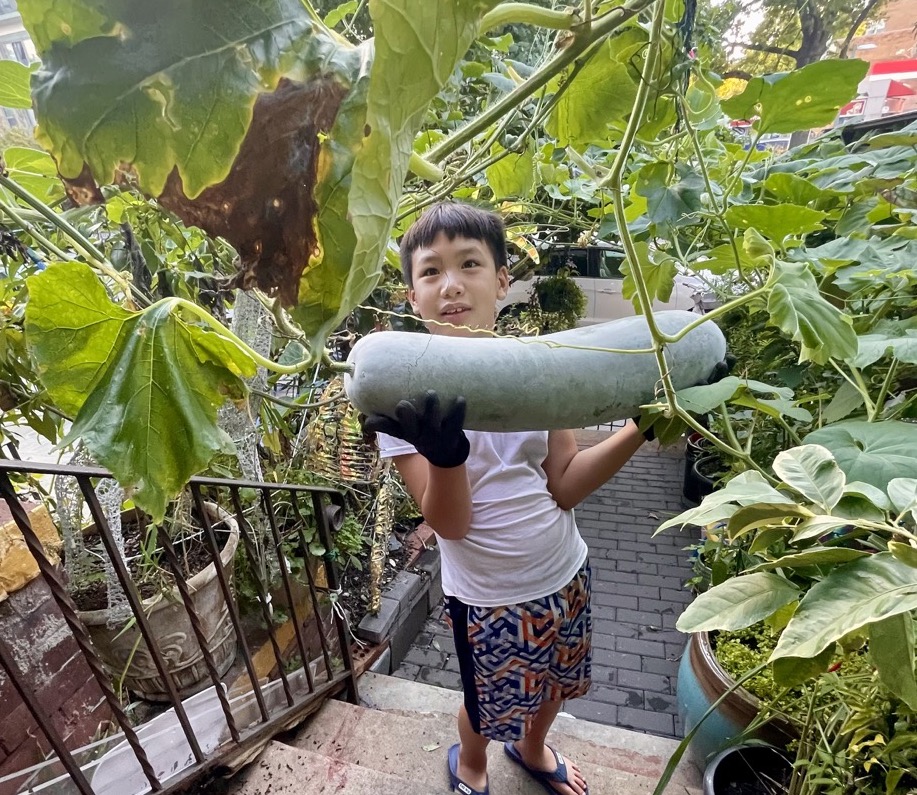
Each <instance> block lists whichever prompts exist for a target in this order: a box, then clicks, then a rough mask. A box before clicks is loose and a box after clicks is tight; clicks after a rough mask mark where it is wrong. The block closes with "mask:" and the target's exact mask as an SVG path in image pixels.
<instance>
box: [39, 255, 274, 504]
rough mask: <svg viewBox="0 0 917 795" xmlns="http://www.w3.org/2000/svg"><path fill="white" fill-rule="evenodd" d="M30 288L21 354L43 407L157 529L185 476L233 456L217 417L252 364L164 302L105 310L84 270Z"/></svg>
mask: <svg viewBox="0 0 917 795" xmlns="http://www.w3.org/2000/svg"><path fill="white" fill-rule="evenodd" d="M28 288H29V296H30V298H29V303H28V304H27V305H26V316H25V330H26V339H27V342H28V346H29V352H30V354H31V355H32V358H33V360H34V361H35V364H36V368H37V371H38V373H39V376H40V377H41V379H42V383H43V384H44V386H45V388H46V389H47V390H48V394H49V395H50V397H51V399H52V400H53V401H54V402H55V403H56V404H57V405H58V406H60V408H61V409H63V410H64V411H66V412H68V413H70V414H72V415H75V419H74V423H73V426H72V428H71V430H70V434H69V436H68V438H70V439H82V440H83V441H84V442H85V444H86V446H87V447H88V448H89V450H90V451H91V452H92V454H93V456H94V457H95V459H96V460H97V461H98V462H99V463H100V464H102V465H104V466H106V467H108V468H109V469H110V470H111V471H112V473H113V474H114V476H115V477H116V478H117V480H118V482H119V483H120V484H121V485H122V486H124V487H125V488H126V489H129V490H133V499H134V501H135V502H136V503H137V505H138V506H140V507H141V508H143V509H144V510H146V511H148V512H149V513H150V514H151V515H152V516H153V518H154V519H155V520H156V521H159V520H160V519H161V518H162V516H163V513H164V512H165V508H166V505H167V503H168V501H169V500H170V499H172V498H173V497H174V496H175V495H176V494H178V492H179V491H180V490H181V489H182V487H183V486H184V484H185V483H187V482H188V479H189V478H190V477H191V476H192V475H194V474H195V473H197V472H199V471H201V470H202V469H203V468H204V467H205V466H206V465H207V464H208V463H209V462H210V461H211V459H212V458H213V457H214V456H215V455H216V454H217V453H220V452H231V451H232V450H233V445H232V440H231V439H230V438H229V437H228V436H227V435H226V434H225V433H224V432H223V431H221V430H220V429H219V428H218V427H217V425H216V412H217V409H218V408H219V407H220V406H221V405H222V403H223V401H224V400H225V399H226V398H227V397H230V398H235V399H241V398H242V397H243V396H244V393H245V384H244V382H243V380H242V379H243V377H250V376H252V375H254V374H255V370H256V368H255V363H254V361H253V360H252V359H251V358H250V357H249V356H248V354H246V353H245V352H243V351H242V350H241V349H240V348H239V347H238V346H237V345H236V344H235V343H233V342H231V341H229V340H227V339H226V338H225V337H222V336H220V335H219V334H217V333H215V332H213V331H212V330H210V329H209V328H208V327H204V326H201V325H199V324H198V323H196V322H193V321H189V320H186V319H184V318H182V317H180V316H179V314H178V313H177V312H174V311H173V306H172V302H170V301H165V302H159V303H158V304H155V305H154V306H152V307H150V308H149V309H147V310H146V311H144V312H128V311H127V310H124V309H122V308H121V307H118V306H116V305H114V304H112V303H111V301H110V300H109V299H108V296H107V295H106V293H105V289H104V288H103V287H102V285H101V284H100V283H99V281H98V279H97V278H96V277H95V275H94V274H93V273H92V271H91V270H90V268H89V267H88V266H86V265H82V264H79V263H62V264H57V265H52V266H51V267H49V268H48V269H47V270H45V271H44V272H42V273H39V274H37V275H35V276H32V277H30V278H29V280H28ZM52 365H53V367H52Z"/></svg>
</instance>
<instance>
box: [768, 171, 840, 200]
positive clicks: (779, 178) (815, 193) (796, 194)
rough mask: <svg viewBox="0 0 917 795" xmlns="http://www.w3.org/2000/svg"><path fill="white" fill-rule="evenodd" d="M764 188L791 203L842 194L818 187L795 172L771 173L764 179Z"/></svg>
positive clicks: (835, 196) (834, 196)
mask: <svg viewBox="0 0 917 795" xmlns="http://www.w3.org/2000/svg"><path fill="white" fill-rule="evenodd" d="M764 189H765V190H766V191H768V193H771V194H773V195H774V196H776V197H777V198H778V199H780V200H781V201H784V202H789V203H790V204H791V205H792V204H795V205H802V206H806V205H808V204H811V203H812V202H817V201H821V200H823V199H825V198H827V197H830V198H837V197H839V196H841V195H843V194H840V193H837V192H836V191H830V190H825V189H823V188H819V187H818V185H816V184H815V183H814V182H810V181H809V180H807V179H805V178H803V177H800V176H799V175H797V174H787V173H780V172H777V173H773V174H769V175H768V177H767V179H766V180H764Z"/></svg>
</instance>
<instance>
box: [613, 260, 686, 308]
mask: <svg viewBox="0 0 917 795" xmlns="http://www.w3.org/2000/svg"><path fill="white" fill-rule="evenodd" d="M634 248H635V249H636V251H637V257H638V258H639V260H640V271H641V273H642V274H643V278H644V280H645V282H646V288H647V290H648V291H649V294H650V298H651V299H652V300H656V299H658V300H660V301H668V300H669V299H670V298H671V296H672V290H673V289H674V288H675V276H676V275H677V273H678V268H677V267H676V265H675V260H673V259H672V258H671V257H665V256H661V255H658V254H657V259H656V260H654V259H653V258H652V257H651V256H650V251H649V245H648V244H647V243H643V242H639V243H636V244H635V245H634ZM621 273H623V274H624V283H623V285H622V286H621V295H622V296H624V298H626V299H627V300H628V301H633V302H634V307H636V310H637V312H638V313H640V314H642V313H643V309H642V308H641V306H640V295H639V293H638V292H637V281H636V279H635V278H634V274H633V269H632V268H631V263H630V262H629V261H625V262H624V263H623V264H622V265H621Z"/></svg>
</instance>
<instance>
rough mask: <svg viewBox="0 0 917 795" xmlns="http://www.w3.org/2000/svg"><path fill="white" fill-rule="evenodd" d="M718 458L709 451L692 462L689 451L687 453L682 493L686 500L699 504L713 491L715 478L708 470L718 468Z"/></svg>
mask: <svg viewBox="0 0 917 795" xmlns="http://www.w3.org/2000/svg"><path fill="white" fill-rule="evenodd" d="M715 462H716V458H715V457H714V456H713V455H711V454H709V453H706V454H704V453H701V454H700V455H699V456H698V457H696V458H695V459H694V460H693V461H692V462H691V463H690V464H689V463H688V456H687V453H686V455H685V477H684V484H683V485H682V489H681V495H682V497H684V498H685V501H686V502H688V503H691V504H692V505H697V504H698V503H699V502H700V501H701V500H702V499H704V497H706V496H707V495H708V494H710V493H711V492H712V491H713V480H712V479H711V478H710V477H708V476H707V474H706V473H707V472H710V471H711V470H712V469H715V468H716V465H715Z"/></svg>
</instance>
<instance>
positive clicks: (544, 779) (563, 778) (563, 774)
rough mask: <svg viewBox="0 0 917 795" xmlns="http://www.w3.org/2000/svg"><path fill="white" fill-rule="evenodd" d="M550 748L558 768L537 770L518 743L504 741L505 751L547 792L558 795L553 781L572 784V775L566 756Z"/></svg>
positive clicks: (587, 789)
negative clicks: (522, 752) (568, 773)
mask: <svg viewBox="0 0 917 795" xmlns="http://www.w3.org/2000/svg"><path fill="white" fill-rule="evenodd" d="M548 750H549V751H550V752H551V753H552V754H554V758H555V759H556V760H557V769H556V770H536V769H535V768H534V767H529V766H528V765H527V764H526V763H525V760H524V759H523V758H522V754H520V753H519V751H518V750H517V748H516V744H515V743H512V742H508V743H503V752H504V753H505V754H506V755H507V756H508V757H509V758H510V759H512V760H513V762H515V763H516V764H517V765H519V766H520V767H521V768H522V769H523V770H525V772H526V773H528V774H529V775H530V776H531V777H532V778H533V779H535V781H537V782H538V783H539V784H541V786H542V788H543V789H544V791H545V792H550V793H552V795H558V791H557V789H556V788H554V787H553V786H551V783H552V782H553V783H555V784H567V785H568V786H569V784H570V777H569V776H568V775H567V763H566V762H564V758H563V757H562V756H561V755H560V754H559V753H557V751H555V750H554V749H553V748H551V746H550V745H549V746H548ZM586 795H589V787H586Z"/></svg>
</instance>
